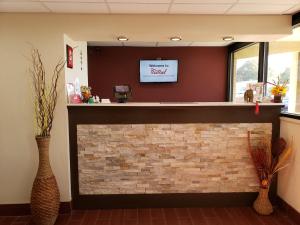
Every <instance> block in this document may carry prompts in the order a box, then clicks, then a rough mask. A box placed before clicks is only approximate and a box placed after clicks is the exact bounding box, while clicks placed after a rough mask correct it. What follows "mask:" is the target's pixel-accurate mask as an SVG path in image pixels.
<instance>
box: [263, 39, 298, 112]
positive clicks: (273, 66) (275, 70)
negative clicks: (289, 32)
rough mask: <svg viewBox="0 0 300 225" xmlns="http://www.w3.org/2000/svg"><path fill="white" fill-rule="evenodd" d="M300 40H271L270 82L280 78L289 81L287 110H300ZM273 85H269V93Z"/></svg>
mask: <svg viewBox="0 0 300 225" xmlns="http://www.w3.org/2000/svg"><path fill="white" fill-rule="evenodd" d="M299 60H300V42H270V43H269V56H268V76H267V80H268V82H269V83H274V82H277V80H278V78H279V79H280V80H281V81H282V82H284V81H287V87H288V89H287V93H286V96H285V97H284V98H283V102H284V103H285V109H284V110H285V111H288V112H292V113H295V112H300V105H299V103H300V85H298V82H300V77H299V79H298V76H300V67H299V66H300V63H299ZM271 88H272V85H270V84H268V85H267V95H271V94H270V89H271ZM298 89H299V91H297V90H298Z"/></svg>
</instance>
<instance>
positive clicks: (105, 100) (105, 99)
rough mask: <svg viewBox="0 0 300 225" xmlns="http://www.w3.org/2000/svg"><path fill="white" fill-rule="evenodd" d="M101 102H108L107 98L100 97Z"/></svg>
mask: <svg viewBox="0 0 300 225" xmlns="http://www.w3.org/2000/svg"><path fill="white" fill-rule="evenodd" d="M101 103H110V100H109V98H102V99H101Z"/></svg>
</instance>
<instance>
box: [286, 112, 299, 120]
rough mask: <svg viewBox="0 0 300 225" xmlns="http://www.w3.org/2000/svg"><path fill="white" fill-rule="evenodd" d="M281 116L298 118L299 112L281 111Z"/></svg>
mask: <svg viewBox="0 0 300 225" xmlns="http://www.w3.org/2000/svg"><path fill="white" fill-rule="evenodd" d="M281 116H282V117H287V118H291V119H295V120H300V114H299V113H288V112H282V113H281Z"/></svg>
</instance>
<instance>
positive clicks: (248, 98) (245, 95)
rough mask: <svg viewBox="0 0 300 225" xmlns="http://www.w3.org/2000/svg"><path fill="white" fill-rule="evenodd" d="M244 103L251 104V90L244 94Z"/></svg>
mask: <svg viewBox="0 0 300 225" xmlns="http://www.w3.org/2000/svg"><path fill="white" fill-rule="evenodd" d="M244 101H245V102H253V90H252V89H248V90H246V91H245V93H244Z"/></svg>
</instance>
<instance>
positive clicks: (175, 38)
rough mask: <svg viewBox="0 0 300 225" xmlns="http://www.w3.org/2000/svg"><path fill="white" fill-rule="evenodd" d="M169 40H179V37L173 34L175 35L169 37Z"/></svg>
mask: <svg viewBox="0 0 300 225" xmlns="http://www.w3.org/2000/svg"><path fill="white" fill-rule="evenodd" d="M170 40H171V41H181V37H177V36H175V37H170Z"/></svg>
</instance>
